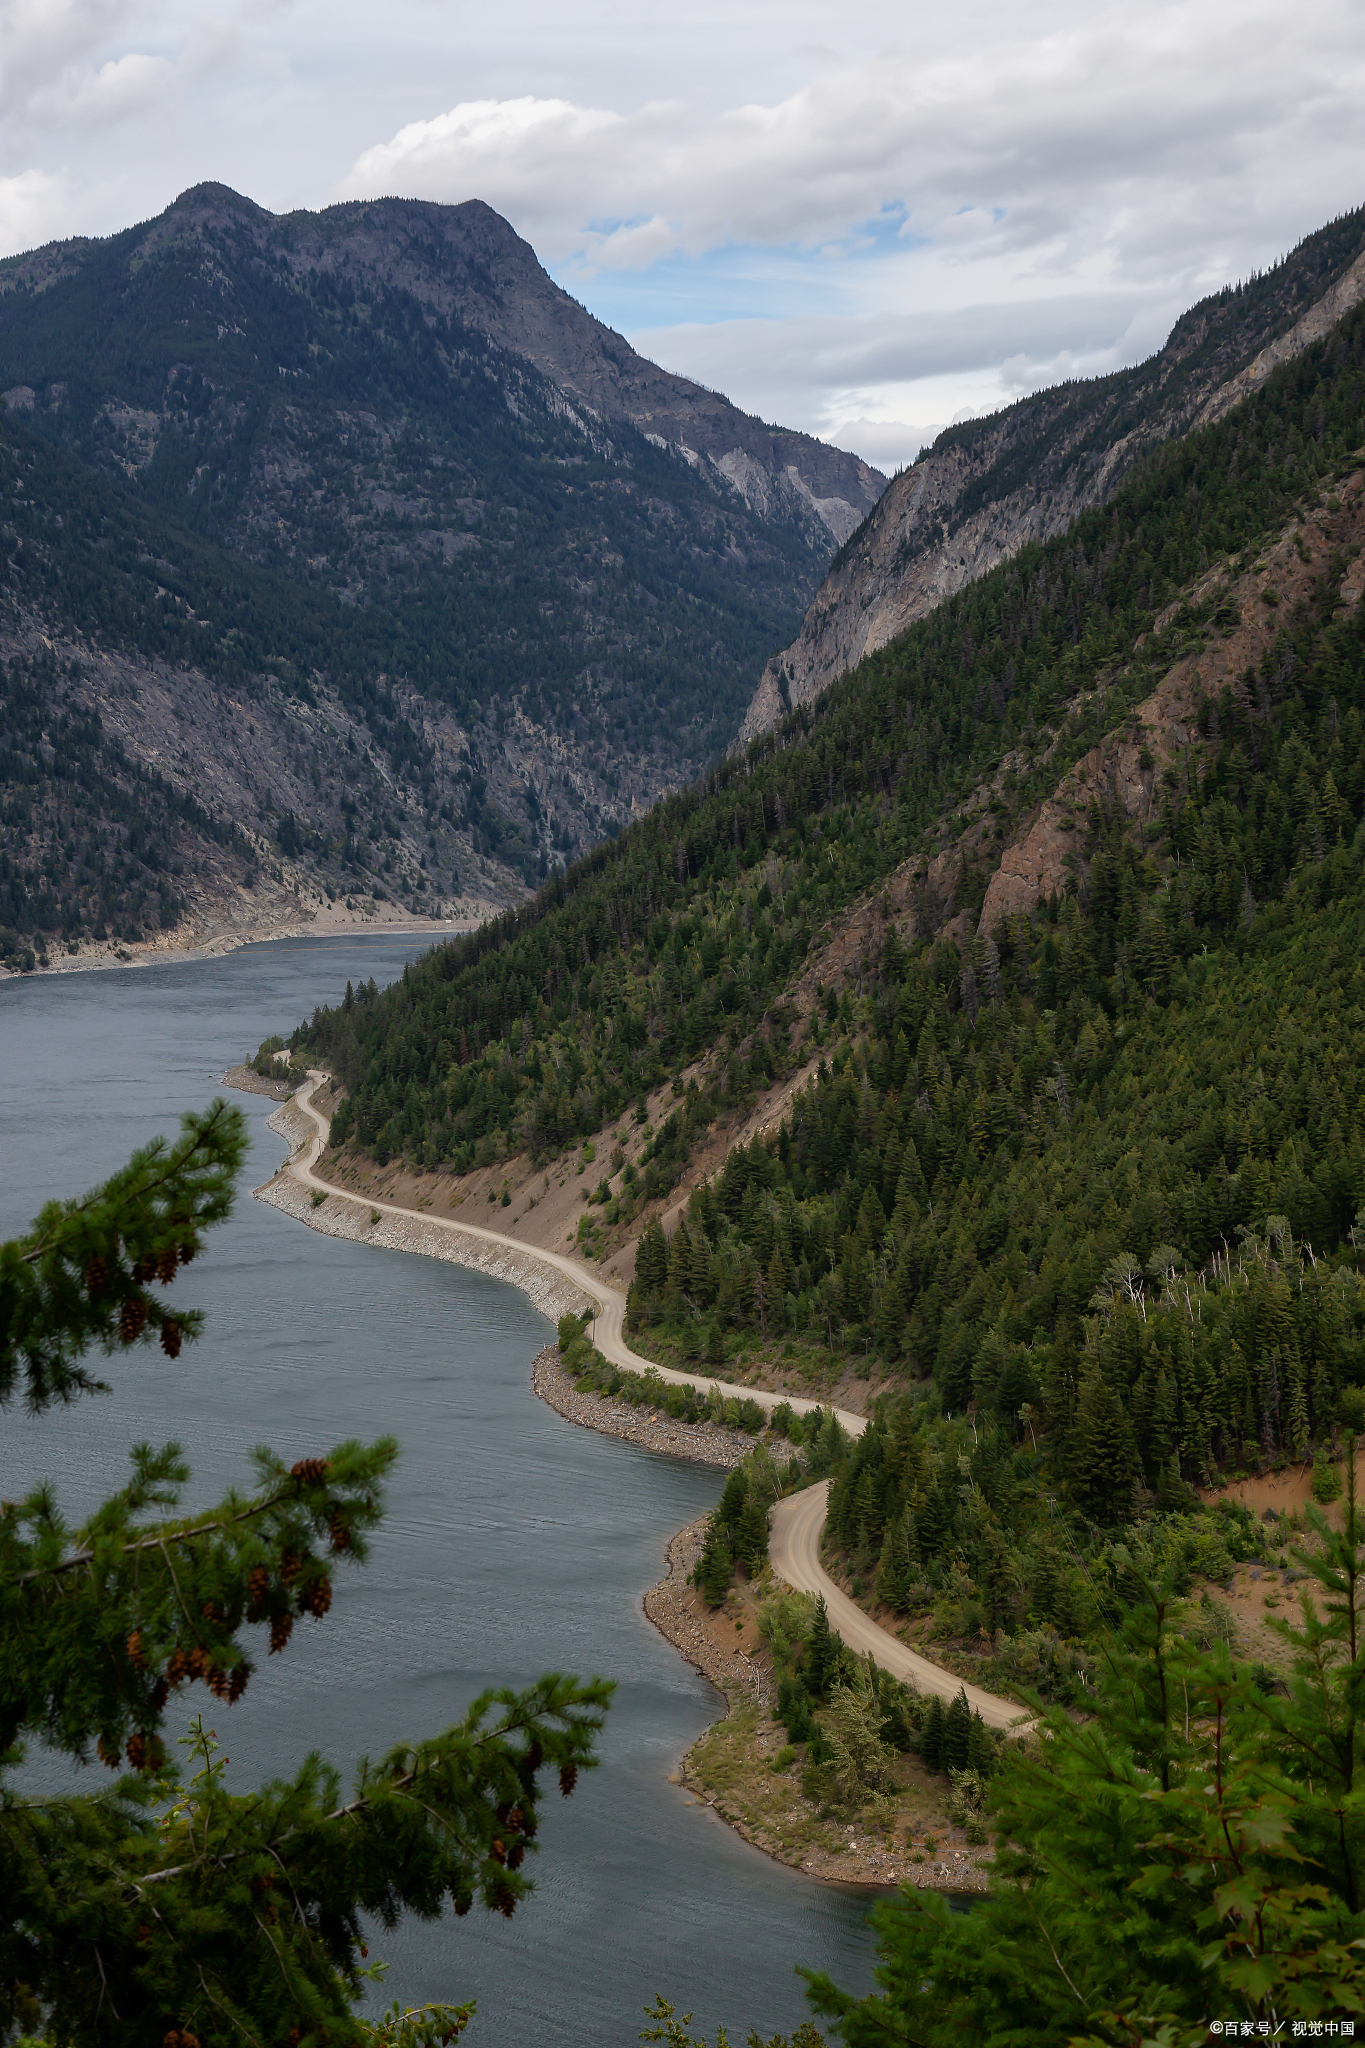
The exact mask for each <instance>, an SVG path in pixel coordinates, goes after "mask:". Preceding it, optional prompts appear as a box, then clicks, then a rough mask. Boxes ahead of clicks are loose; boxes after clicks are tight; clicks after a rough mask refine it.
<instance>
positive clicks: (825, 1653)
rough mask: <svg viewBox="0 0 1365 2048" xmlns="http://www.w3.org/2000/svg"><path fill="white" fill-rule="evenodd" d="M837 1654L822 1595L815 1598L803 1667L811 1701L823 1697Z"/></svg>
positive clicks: (836, 1646)
mask: <svg viewBox="0 0 1365 2048" xmlns="http://www.w3.org/2000/svg"><path fill="white" fill-rule="evenodd" d="M838 1654H839V1652H838V1645H837V1644H836V1642H835V1639H834V1631H833V1630H832V1629H831V1627H830V1625H829V1610H828V1609H827V1608H826V1606H825V1598H824V1595H823V1593H822V1594H819V1595H817V1597H816V1602H815V1618H814V1620H813V1621H812V1623H811V1631H810V1635H809V1636H808V1637H807V1639H806V1655H805V1662H804V1665H803V1672H804V1676H805V1680H806V1687H807V1690H808V1691H809V1693H810V1695H811V1698H812V1699H816V1700H822V1699H823V1698H824V1697H825V1692H826V1689H827V1687H828V1685H829V1680H830V1673H831V1671H832V1669H833V1667H834V1664H835V1661H836V1659H837V1657H838Z"/></svg>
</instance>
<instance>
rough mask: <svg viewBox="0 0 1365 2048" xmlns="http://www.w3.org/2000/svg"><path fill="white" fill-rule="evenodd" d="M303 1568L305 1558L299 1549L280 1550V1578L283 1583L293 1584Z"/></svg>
mask: <svg viewBox="0 0 1365 2048" xmlns="http://www.w3.org/2000/svg"><path fill="white" fill-rule="evenodd" d="M302 1570H303V1559H302V1558H301V1557H300V1556H299V1553H298V1552H297V1550H282V1551H281V1552H280V1578H281V1581H282V1582H283V1584H285V1585H286V1586H292V1585H293V1583H294V1581H295V1579H296V1578H297V1577H298V1575H299V1573H300V1572H301V1571H302Z"/></svg>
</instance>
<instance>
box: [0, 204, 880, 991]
mask: <svg viewBox="0 0 1365 2048" xmlns="http://www.w3.org/2000/svg"><path fill="white" fill-rule="evenodd" d="M0 390H3V391H4V393H5V415H4V433H3V445H0V467H2V468H3V510H2V511H0V543H3V547H2V548H0V663H3V666H4V673H5V675H6V677H7V678H9V680H8V681H7V683H6V692H7V694H6V699H5V710H4V714H3V729H4V732H5V734H6V735H7V738H6V740H5V744H4V747H3V750H2V751H3V761H4V764H5V768H4V778H5V779H4V784H3V786H2V787H0V802H3V803H4V804H5V805H6V807H7V808H6V817H7V822H8V832H7V845H6V855H7V860H8V863H9V866H8V869H7V872H6V874H5V876H4V878H3V883H0V887H2V888H3V891H4V901H3V904H0V933H2V932H8V934H9V938H8V940H7V941H6V940H5V939H3V938H0V947H2V946H3V945H5V944H8V945H9V948H10V952H11V957H13V956H14V954H15V950H16V949H17V950H18V953H19V954H20V955H21V956H22V954H23V951H24V949H25V948H30V949H32V948H34V947H36V948H37V949H38V950H40V951H41V949H42V947H43V946H44V945H46V944H48V943H49V942H54V943H55V942H57V941H61V940H65V941H68V942H71V943H74V942H75V941H76V940H77V939H79V938H82V937H88V936H90V935H91V934H92V933H93V932H94V931H96V930H99V929H105V930H109V931H113V932H116V933H118V935H119V936H120V937H122V936H125V935H128V934H136V933H143V932H147V931H153V932H154V931H156V930H157V929H158V928H160V929H165V928H166V919H167V917H173V916H174V915H175V913H176V911H177V906H180V907H181V908H182V909H183V907H184V906H185V905H186V904H188V905H189V907H190V910H191V911H193V910H194V907H195V903H196V902H199V901H201V900H207V899H206V896H205V892H207V895H208V896H212V895H214V893H215V891H216V894H217V898H218V902H219V908H220V910H221V908H222V906H223V904H224V903H227V902H229V901H231V900H234V899H235V898H237V897H240V895H241V889H242V884H243V882H244V880H245V879H246V877H247V876H248V875H250V874H252V873H253V871H260V872H263V873H264V874H265V878H266V884H267V885H273V886H275V887H277V888H279V889H281V890H283V891H284V892H285V894H286V895H288V894H290V893H291V892H292V891H294V890H295V889H297V890H298V891H299V892H300V894H301V896H302V897H305V898H306V897H310V896H311V897H312V898H313V899H315V900H317V899H320V898H321V896H322V895H324V894H342V893H346V892H355V891H369V892H371V893H377V892H381V891H382V892H384V893H387V894H388V895H389V896H391V897H397V898H398V899H399V900H401V901H403V902H404V904H408V903H412V902H415V901H417V899H419V898H423V897H425V900H426V902H428V903H430V902H432V901H435V900H439V901H441V902H443V903H448V902H450V901H451V900H452V899H455V898H459V897H463V896H467V895H468V894H469V893H470V892H472V893H473V894H475V895H476V896H484V897H487V896H490V895H491V896H492V898H493V900H494V901H495V902H496V901H504V902H505V901H507V900H509V899H511V898H514V897H516V896H517V895H519V894H520V893H522V891H524V889H525V888H526V887H527V886H533V885H534V883H535V882H536V880H537V879H539V878H540V877H542V876H544V875H545V874H546V873H547V872H548V871H549V869H550V868H552V867H554V866H557V865H560V864H562V862H563V860H564V859H565V858H566V857H568V856H572V854H573V853H575V852H579V851H582V850H583V849H584V848H586V847H588V846H590V845H592V844H594V843H595V842H596V841H597V840H598V839H600V838H601V837H602V836H603V835H604V834H605V833H607V832H609V831H612V830H615V829H618V828H619V827H620V826H621V825H622V824H624V823H625V822H626V821H627V820H628V819H629V818H631V817H632V816H633V815H635V814H636V813H637V812H638V811H639V810H641V809H643V808H645V807H646V806H647V805H648V803H649V802H650V801H652V799H653V798H654V797H655V796H657V795H658V794H659V793H660V792H661V791H662V790H665V789H668V788H670V787H675V786H677V785H678V784H679V783H680V782H682V781H685V780H687V779H689V778H690V776H691V775H692V774H693V773H695V771H696V769H697V768H698V766H699V765H700V764H701V763H703V762H704V761H705V760H706V759H708V758H709V757H711V756H712V755H713V754H714V752H715V751H716V749H717V748H718V747H719V746H720V745H722V744H724V742H725V741H726V740H728V738H729V737H730V736H731V735H732V734H733V732H734V729H735V726H736V724H737V721H738V718H739V715H740V712H741V710H742V707H743V704H744V701H745V698H746V696H747V694H748V691H749V688H750V684H751V678H752V675H753V674H754V672H755V670H756V668H757V666H758V665H759V664H760V663H761V662H762V660H763V659H764V658H765V657H766V655H767V653H768V652H769V651H770V650H771V648H772V646H773V645H774V644H775V643H776V642H779V641H780V640H782V639H784V638H786V637H787V636H788V634H789V633H790V631H791V629H792V627H793V626H794V624H795V622H796V620H797V619H798V618H799V615H800V612H801V609H802V607H803V606H804V604H805V602H806V601H807V599H808V597H809V595H810V592H811V590H812V589H813V588H814V585H815V583H816V581H817V580H818V578H819V576H820V574H821V573H822V571H823V568H824V565H825V563H826V562H827V561H828V558H829V554H830V551H831V549H832V547H833V546H834V544H835V541H836V539H838V538H842V537H844V536H845V535H846V534H847V533H848V532H849V531H850V530H851V528H852V527H853V526H855V525H856V524H857V522H858V520H859V519H861V517H862V516H863V513H864V512H865V511H866V510H867V508H868V506H869V505H870V504H871V503H872V502H873V500H874V499H875V496H876V494H877V491H878V490H879V489H880V487H881V483H882V479H881V478H880V477H879V476H877V475H876V474H875V472H872V471H870V470H868V469H867V468H866V466H865V465H862V464H860V463H858V462H857V460H856V459H855V458H853V457H850V456H846V455H844V454H842V453H841V452H840V451H838V450H836V449H829V448H825V447H824V446H823V445H822V444H820V443H818V442H815V441H811V440H810V439H809V438H808V437H806V436H802V435H791V434H785V433H783V432H782V431H780V430H777V429H770V428H767V427H765V426H763V425H762V424H761V423H759V422H755V421H752V420H749V419H747V418H746V416H745V415H743V414H741V413H739V412H738V411H737V410H736V408H734V407H733V406H730V405H728V403H727V402H726V401H725V400H724V399H722V398H719V397H718V396H716V395H715V394H713V393H709V392H704V391H702V390H701V389H700V387H697V386H693V385H689V384H688V383H687V382H686V380H684V379H680V378H672V377H668V376H666V375H665V373H663V372H662V371H659V370H657V369H656V368H655V366H653V365H651V364H648V363H645V362H644V361H643V360H642V359H641V358H639V357H637V356H635V355H634V354H633V352H632V351H631V350H630V349H629V348H628V347H627V346H626V344H625V343H624V342H623V341H622V340H621V338H620V337H619V336H616V335H613V334H611V333H610V331H609V330H608V329H606V328H603V327H602V326H601V325H600V323H598V322H596V321H594V320H592V319H591V318H590V316H589V315H588V314H587V313H585V312H584V311H583V309H582V308H581V307H579V306H576V305H575V303H574V302H573V301H572V300H571V299H569V298H568V297H567V295H566V294H564V293H563V292H561V291H559V290H558V288H557V287H556V286H554V285H553V284H552V283H551V281H550V279H549V278H548V277H546V275H545V273H544V272H543V271H542V270H541V269H540V266H539V265H538V264H537V263H536V260H535V257H534V254H533V252H532V251H531V250H530V249H529V248H528V247H527V245H526V244H525V243H524V242H522V241H521V240H520V239H519V238H518V237H517V236H516V235H515V234H514V233H513V232H512V230H511V229H510V228H509V227H508V225H507V223H506V222H505V221H502V220H500V219H499V218H498V216H497V215H496V214H494V213H493V212H491V210H490V209H489V208H487V207H483V206H479V205H477V204H471V205H469V206H465V207H455V208H450V207H437V206H426V205H418V204H415V203H414V204H408V203H406V202H399V201H385V202H382V203H377V204H376V205H373V206H370V205H365V206H346V207H340V208H333V209H330V210H329V211H327V212H326V213H323V214H295V215H290V216H288V217H286V218H277V217H275V216H273V215H271V214H269V213H267V212H265V211H264V210H263V209H261V208H259V207H255V206H253V205H252V204H251V202H250V201H248V200H245V199H242V198H240V197H238V196H237V195H236V194H234V193H231V192H229V191H227V190H226V189H225V188H223V187H220V186H205V187H199V188H196V189H195V190H194V191H192V192H190V193H187V194H185V195H183V197H182V198H181V199H180V200H178V201H177V202H176V203H175V205H174V206H172V207H170V208H169V209H168V210H167V212H166V213H165V214H163V215H162V216H160V217H159V218H158V219H157V220H155V221H152V222H148V223H144V224H143V225H141V226H139V227H136V228H131V229H129V230H127V231H126V232H125V233H123V234H121V235H115V236H113V237H111V238H109V239H108V240H107V241H102V242H87V241H80V242H67V243H56V244H52V245H50V246H49V247H47V248H45V249H41V250H38V251H35V252H32V253H31V254H29V255H26V256H21V257H16V258H12V259H10V260H8V261H7V262H4V263H0ZM106 662H111V663H113V664H114V665H115V666H117V667H119V668H120V672H121V673H122V674H123V676H124V682H125V684H126V685H127V687H129V688H131V689H133V690H135V691H136V692H137V697H138V701H139V702H140V703H141V704H142V705H143V707H144V710H145V716H144V717H143V718H142V719H141V720H140V721H139V720H138V719H131V720H129V721H127V722H126V729H123V730H119V729H118V728H119V725H120V721H119V719H118V716H117V713H116V703H115V704H111V703H110V702H109V701H106V700H105V699H103V698H102V696H101V691H100V687H99V683H100V677H101V675H102V674H103V672H104V665H105V663H106ZM73 663H74V665H75V669H76V671H77V672H78V673H77V674H76V675H73V673H72V665H73ZM35 664H36V665H35ZM54 670H55V671H56V672H58V673H59V674H60V675H61V677H62V678H63V680H62V684H61V688H60V689H57V688H56V685H55V684H54V683H53V681H52V671H54ZM139 678H140V680H139ZM244 707H254V708H244ZM70 718H79V719H82V720H84V721H85V728H86V729H87V742H88V744H95V742H94V741H93V740H92V739H90V734H92V733H93V732H94V725H93V724H92V723H91V721H103V724H104V725H105V726H108V728H109V732H110V737H109V740H108V746H106V747H105V748H104V753H103V755H102V756H101V762H102V765H101V766H100V768H99V778H100V781H99V787H98V789H97V788H96V787H95V785H94V784H93V783H88V782H87V781H83V780H82V779H81V776H80V775H76V776H75V777H74V780H73V778H72V777H71V776H66V775H64V772H58V771H56V770H54V759H55V760H56V761H59V762H60V761H65V760H66V759H67V758H68V752H69V750H68V748H67V747H66V746H65V745H64V744H60V743H59V741H60V733H61V731H63V730H64V727H63V726H62V721H64V720H68V719H70ZM35 721H36V722H35ZM177 725H178V726H179V727H180V728H181V730H180V731H179V732H178V733H177V732H176V730H175V727H176V726H177ZM49 728H51V730H49ZM54 732H56V733H57V735H58V737H57V739H54V737H53V733H54ZM220 733H222V734H223V735H225V737H224V738H223V742H222V744H221V745H220V744H219V742H218V739H217V738H216V735H219V734H220ZM44 735H46V736H44ZM100 744H101V745H103V742H101V743H100ZM110 748H114V749H115V751H114V752H111V751H109V749H110ZM97 751H98V749H97ZM115 753H118V756H119V758H117V759H116V758H115ZM243 755H245V756H247V757H249V759H248V760H247V761H246V764H245V766H243V763H242V760H241V758H240V757H242V756H243ZM149 778H150V779H149ZM167 778H169V781H168V784H167V786H168V788H170V789H171V790H172V795H170V796H166V797H165V798H164V799H163V798H162V797H161V796H157V797H155V798H154V799H153V808H154V809H156V806H158V805H162V804H163V802H164V803H169V804H171V805H172V808H174V805H175V804H176V803H177V802H179V797H178V796H176V795H175V794H174V791H175V790H176V789H177V788H178V789H179V790H180V792H181V794H182V795H183V794H184V792H185V791H187V790H192V791H193V793H194V798H195V801H196V803H197V804H199V805H200V806H201V808H202V809H203V811H204V813H205V815H206V816H211V817H212V818H213V820H214V829H215V831H217V830H218V829H219V828H221V830H222V831H224V832H226V833H227V834H228V839H227V840H221V842H220V841H217V840H214V839H213V834H212V833H210V834H208V836H207V837H206V836H205V832H204V830H203V829H201V827H200V826H199V825H198V824H193V823H191V824H190V825H186V822H185V818H184V817H183V816H179V815H178V814H177V821H175V822H173V821H171V820H170V818H169V814H167V816H165V817H163V816H162V814H161V811H160V810H157V812H156V815H157V818H158V824H157V826H156V829H155V831H152V832H149V833H147V834H146V835H144V839H143V841H142V842H141V843H140V845H139V848H138V849H136V850H130V845H129V839H128V829H127V820H126V819H124V818H123V816H122V811H123V810H126V809H127V807H128V806H129V805H134V806H136V803H137V802H138V801H140V800H141V795H143V794H145V793H146V791H147V790H150V789H151V788H152V787H153V784H157V785H158V786H159V783H160V782H162V781H167ZM121 807H122V808H121ZM234 835H235V837H234ZM242 835H245V837H242ZM229 841H231V842H232V844H233V845H234V846H236V852H235V853H232V854H231V855H230V856H229V855H228V854H226V853H225V851H224V849H226V848H227V847H228V844H229ZM238 841H240V844H238ZM158 846H159V847H160V848H161V850H162V853H163V855H164V858H163V860H162V862H161V865H160V867H159V868H158V866H157V865H156V862H155V855H156V849H157V847H158ZM215 846H217V847H218V849H219V851H218V852H215V851H214V847H215ZM68 849H69V850H68ZM220 856H221V857H220ZM87 860H89V861H90V862H91V863H99V864H100V865H102V867H103V869H104V870H105V874H104V876H103V878H102V879H103V882H104V883H105V884H106V886H104V887H103V888H102V891H95V892H93V893H92V891H91V889H90V888H89V887H88V886H86V884H85V883H84V882H82V881H81V880H80V875H81V873H82V872H83V871H84V869H85V866H86V863H87ZM73 861H74V863H75V868H74V870H73V867H72V863H73ZM276 871H278V876H277V874H276ZM182 882H183V884H184V886H183V887H182V886H181V884H182ZM196 891H197V892H198V895H197V896H196ZM419 907H420V905H419Z"/></svg>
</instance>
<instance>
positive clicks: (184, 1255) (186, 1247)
mask: <svg viewBox="0 0 1365 2048" xmlns="http://www.w3.org/2000/svg"><path fill="white" fill-rule="evenodd" d="M193 1260H194V1246H193V1245H192V1244H182V1245H181V1247H180V1263H181V1265H182V1266H188V1265H191V1264H192V1263H193Z"/></svg>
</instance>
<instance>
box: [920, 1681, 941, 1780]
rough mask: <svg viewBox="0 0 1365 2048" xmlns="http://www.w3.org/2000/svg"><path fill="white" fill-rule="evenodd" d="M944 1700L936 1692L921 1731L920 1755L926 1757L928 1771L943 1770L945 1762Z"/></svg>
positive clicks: (925, 1762) (925, 1766)
mask: <svg viewBox="0 0 1365 2048" xmlns="http://www.w3.org/2000/svg"><path fill="white" fill-rule="evenodd" d="M944 1719H945V1716H944V1712H943V1701H942V1700H941V1699H940V1698H939V1696H938V1694H937V1693H935V1694H934V1696H933V1698H932V1699H931V1700H930V1702H929V1707H928V1711H927V1712H926V1714H925V1716H924V1727H923V1729H922V1731H921V1733H920V1755H921V1756H922V1757H923V1758H924V1768H925V1770H926V1771H941V1770H942V1769H943V1768H944V1764H943V1723H944Z"/></svg>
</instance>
